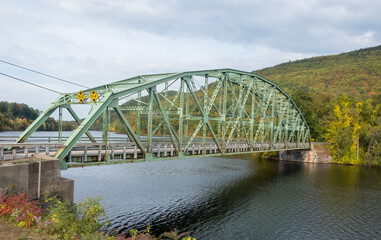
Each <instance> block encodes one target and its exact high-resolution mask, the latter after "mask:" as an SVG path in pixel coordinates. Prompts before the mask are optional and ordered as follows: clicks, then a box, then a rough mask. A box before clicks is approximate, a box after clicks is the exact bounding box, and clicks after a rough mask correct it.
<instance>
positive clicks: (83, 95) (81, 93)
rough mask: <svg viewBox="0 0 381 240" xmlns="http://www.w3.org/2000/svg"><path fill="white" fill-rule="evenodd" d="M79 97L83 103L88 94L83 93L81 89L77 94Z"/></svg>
mask: <svg viewBox="0 0 381 240" xmlns="http://www.w3.org/2000/svg"><path fill="white" fill-rule="evenodd" d="M77 98H78V100H79V102H80V103H83V101H84V100H85V98H86V95H85V94H83V92H82V91H79V93H78V95H77Z"/></svg>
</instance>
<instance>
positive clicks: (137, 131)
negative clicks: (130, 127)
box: [136, 91, 142, 139]
mask: <svg viewBox="0 0 381 240" xmlns="http://www.w3.org/2000/svg"><path fill="white" fill-rule="evenodd" d="M141 101H142V92H141V91H139V92H138V112H137V118H136V134H137V135H138V137H139V139H140V121H141V114H140V106H141Z"/></svg>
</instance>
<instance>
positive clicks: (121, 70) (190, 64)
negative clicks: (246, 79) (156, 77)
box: [0, 0, 381, 109]
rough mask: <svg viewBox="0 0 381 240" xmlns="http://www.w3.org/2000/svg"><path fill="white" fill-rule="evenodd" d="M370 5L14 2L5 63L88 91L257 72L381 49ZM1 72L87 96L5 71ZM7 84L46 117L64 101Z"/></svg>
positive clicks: (8, 15)
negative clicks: (152, 77)
mask: <svg viewBox="0 0 381 240" xmlns="http://www.w3.org/2000/svg"><path fill="white" fill-rule="evenodd" d="M364 1H365V2H363V1H361V2H359V1H342V0H337V1H332V0H330V1H328V0H326V1H320V0H319V1H317V0H312V1H301V0H290V1H282V0H271V1H266V2H263V1H248V0H247V1H246V0H241V1H227V0H225V1H217V0H214V1H198V0H192V1H190V0H189V1H173V0H167V1H154V0H144V1H137V0H133V1H125V0H123V1H122V0H109V1H103V0H94V1H89V0H76V1H74V0H56V1H51V0H49V1H48V0H41V1H33V2H29V1H8V2H4V3H1V8H0V28H1V29H2V37H1V38H0V56H1V58H3V59H4V60H8V61H10V62H15V63H17V64H20V65H23V66H26V67H30V68H32V69H36V70H39V71H42V72H45V73H48V74H51V75H55V76H58V77H61V78H64V79H68V80H72V81H77V82H79V83H82V84H84V85H88V86H94V85H100V84H104V83H109V82H112V81H116V80H120V79H124V78H127V77H132V76H135V75H140V74H148V73H156V72H178V71H186V70H197V69H211V68H226V67H229V68H236V69H241V70H246V71H251V70H256V69H260V68H264V67H269V66H272V65H275V64H279V63H281V62H284V61H288V60H295V59H302V58H305V57H310V56H314V55H324V54H332V53H339V52H343V51H348V50H352V49H357V48H362V47H368V46H370V45H377V44H379V42H377V41H378V39H380V37H381V36H380V32H381V26H380V24H381V23H380V21H378V17H379V16H378V15H379V13H378V11H377V8H378V9H379V8H380V7H381V4H380V3H379V1H376V0H364ZM0 70H1V71H8V72H9V73H12V74H14V75H16V76H19V77H24V78H25V79H27V80H33V81H36V82H37V83H40V84H45V85H46V86H49V87H51V88H53V89H59V90H60V91H65V92H66V91H77V90H78V88H77V87H75V86H70V85H66V84H62V83H60V82H55V81H51V80H48V79H46V78H43V77H40V76H35V75H34V74H31V73H26V72H23V71H20V70H16V69H10V68H8V67H7V68H5V66H4V64H0ZM0 81H1V83H2V86H4V90H3V92H2V94H1V99H0V100H7V101H18V102H25V103H28V104H31V105H32V106H33V107H37V108H39V109H44V108H46V107H47V106H48V105H49V103H50V102H51V101H53V100H54V94H51V93H49V92H45V91H44V90H39V89H34V88H33V87H29V86H25V85H23V84H21V83H20V84H19V83H15V82H14V81H11V80H8V79H6V78H5V77H0ZM42 96H43V97H42Z"/></svg>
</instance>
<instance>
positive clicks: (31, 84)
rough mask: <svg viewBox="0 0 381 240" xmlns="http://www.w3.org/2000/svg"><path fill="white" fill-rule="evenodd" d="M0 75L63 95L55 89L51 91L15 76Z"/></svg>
mask: <svg viewBox="0 0 381 240" xmlns="http://www.w3.org/2000/svg"><path fill="white" fill-rule="evenodd" d="M0 74H1V75H4V76H6V77H9V78H13V79H15V80H18V81H20V82H23V83H27V84H30V85H33V86H35V87H39V88H43V89H45V90H48V91H51V92H54V93H58V94H61V93H60V92H57V91H56V90H53V89H50V88H47V87H44V86H41V85H38V84H35V83H31V82H28V81H26V80H22V79H20V78H17V77H13V76H11V75H8V74H5V73H2V72H0Z"/></svg>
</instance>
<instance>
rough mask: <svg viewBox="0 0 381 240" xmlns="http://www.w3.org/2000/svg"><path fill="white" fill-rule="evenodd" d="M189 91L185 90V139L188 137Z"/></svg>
mask: <svg viewBox="0 0 381 240" xmlns="http://www.w3.org/2000/svg"><path fill="white" fill-rule="evenodd" d="M188 116H189V89H187V88H185V116H184V117H185V133H184V135H185V137H186V138H188V136H189V132H188V131H189V120H188Z"/></svg>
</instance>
